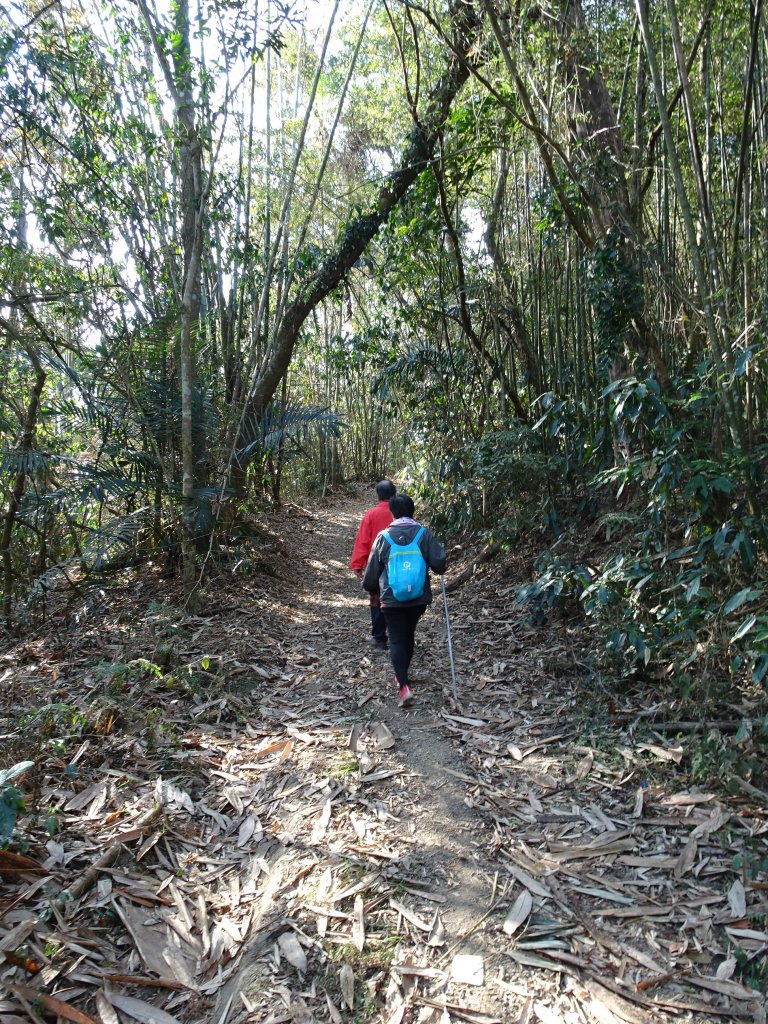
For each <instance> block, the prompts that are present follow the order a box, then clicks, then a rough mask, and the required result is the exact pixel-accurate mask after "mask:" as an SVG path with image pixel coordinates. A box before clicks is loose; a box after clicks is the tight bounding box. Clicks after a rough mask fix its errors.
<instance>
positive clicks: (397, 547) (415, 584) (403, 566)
mask: <svg viewBox="0 0 768 1024" xmlns="http://www.w3.org/2000/svg"><path fill="white" fill-rule="evenodd" d="M423 533H424V527H423V526H422V528H421V529H420V530H419V532H418V533H417V534H416V536H415V537H414V538H413V540H411V541H407V542H406V543H405V544H398V543H397V542H396V541H394V540H393V539H392V538H391V537H390V535H389V534H388V533H387V532H386V531H385V532H384V536H385V537H386V539H387V541H388V542H389V563H388V566H387V575H388V576H389V588H390V590H391V591H392V596H393V597H394V599H395V600H396V601H414V600H415V599H416V598H417V597H421V595H422V594H423V593H424V584H425V583H426V582H427V563H426V562H425V561H424V555H422V553H421V548H420V547H419V540H420V539H421V535H422V534H423Z"/></svg>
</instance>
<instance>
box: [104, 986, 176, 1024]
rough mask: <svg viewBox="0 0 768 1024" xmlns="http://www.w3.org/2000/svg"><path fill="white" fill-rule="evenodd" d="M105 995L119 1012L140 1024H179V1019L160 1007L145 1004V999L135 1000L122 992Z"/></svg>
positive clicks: (107, 992)
mask: <svg viewBox="0 0 768 1024" xmlns="http://www.w3.org/2000/svg"><path fill="white" fill-rule="evenodd" d="M105 995H106V997H107V999H108V1000H109V1001H110V1003H111V1004H112V1005H113V1006H114V1007H116V1008H117V1009H118V1010H122V1011H123V1013H126V1014H128V1016H129V1017H133V1019H134V1020H137V1021H139V1024H179V1020H178V1018H177V1017H174V1016H173V1015H172V1014H170V1013H166V1011H165V1010H161V1009H160V1007H159V1006H153V1005H152V1004H151V1003H145V1002H144V1000H143V999H135V998H134V997H133V996H124V995H122V994H121V993H120V992H110V991H109V990H105Z"/></svg>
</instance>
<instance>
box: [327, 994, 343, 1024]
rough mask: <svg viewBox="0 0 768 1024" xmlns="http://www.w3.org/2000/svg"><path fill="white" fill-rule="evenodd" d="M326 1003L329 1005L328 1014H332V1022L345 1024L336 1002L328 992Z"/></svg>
mask: <svg viewBox="0 0 768 1024" xmlns="http://www.w3.org/2000/svg"><path fill="white" fill-rule="evenodd" d="M325 1001H326V1003H327V1005H328V1013H330V1015H331V1020H332V1021H333V1024H344V1018H343V1017H342V1016H341V1014H340V1013H339V1009H338V1007H337V1006H336V1004H335V1003H334V1001H333V1000H332V999H331V997H330V996H329V995H328V993H327V992H326V993H325Z"/></svg>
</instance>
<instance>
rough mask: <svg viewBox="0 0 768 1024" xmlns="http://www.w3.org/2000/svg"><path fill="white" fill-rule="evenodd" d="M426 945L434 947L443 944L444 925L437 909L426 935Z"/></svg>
mask: <svg viewBox="0 0 768 1024" xmlns="http://www.w3.org/2000/svg"><path fill="white" fill-rule="evenodd" d="M427 945H428V946H434V947H435V948H436V949H437V948H439V947H440V946H444V945H445V925H444V924H443V921H442V918H441V917H440V912H439V911H437V910H436V911H435V916H434V917H433V918H432V927H431V929H430V932H429V936H428V937H427Z"/></svg>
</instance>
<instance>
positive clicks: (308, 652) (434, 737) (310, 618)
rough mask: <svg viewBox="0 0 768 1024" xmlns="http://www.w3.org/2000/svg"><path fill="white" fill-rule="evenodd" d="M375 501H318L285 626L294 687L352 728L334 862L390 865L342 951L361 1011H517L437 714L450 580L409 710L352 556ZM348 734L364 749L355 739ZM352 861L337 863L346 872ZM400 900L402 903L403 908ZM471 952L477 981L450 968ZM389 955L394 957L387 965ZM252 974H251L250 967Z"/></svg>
mask: <svg viewBox="0 0 768 1024" xmlns="http://www.w3.org/2000/svg"><path fill="white" fill-rule="evenodd" d="M367 507H368V506H367V504H365V503H363V502H361V501H360V500H359V499H342V500H340V501H338V502H336V503H334V505H333V506H326V505H323V506H318V507H315V508H313V510H312V517H313V518H312V519H311V520H308V521H307V522H306V523H304V524H303V525H302V527H301V528H300V530H299V531H294V532H293V533H292V553H291V560H292V562H293V564H294V567H295V569H296V571H295V579H294V582H295V583H296V584H298V587H297V589H298V590H299V593H298V594H297V596H296V597H295V600H294V601H292V602H291V603H292V604H293V606H294V607H293V608H291V609H290V611H288V612H287V614H286V615H285V616H284V617H283V619H282V624H283V631H284V632H283V636H282V640H281V646H282V650H283V652H284V654H285V657H286V670H287V672H286V674H287V675H289V676H290V674H291V667H292V666H293V665H294V664H295V665H297V666H306V665H307V664H310V665H312V667H313V671H312V672H311V673H310V675H309V676H307V675H306V674H304V675H303V677H302V679H301V681H300V683H299V686H300V689H299V688H298V686H297V689H296V690H293V689H291V694H290V697H289V695H288V694H286V695H285V698H284V699H291V697H298V701H297V703H296V707H297V710H299V714H300V715H301V714H302V712H305V711H306V709H307V708H312V709H316V708H318V707H319V706H322V707H323V709H324V710H323V724H324V725H325V726H326V727H329V726H332V725H334V724H336V725H338V726H339V728H340V729H342V735H343V746H342V747H341V748H340V750H339V751H338V753H337V758H336V764H335V765H333V764H332V765H331V766H330V772H331V776H333V775H334V774H335V775H336V776H337V778H338V777H339V776H340V777H341V778H342V779H343V789H344V793H346V794H347V797H348V800H349V802H350V803H351V805H352V806H356V805H357V810H356V812H354V811H353V812H352V813H349V814H346V813H344V812H345V810H346V809H345V808H344V806H343V804H344V798H343V797H342V798H341V803H340V807H339V810H340V813H333V814H332V816H331V818H330V819H329V821H328V825H327V839H328V842H329V849H330V850H331V852H332V860H335V861H336V862H337V866H338V862H339V861H340V859H341V858H344V857H349V856H351V857H352V867H351V871H352V880H353V882H354V878H355V877H356V875H357V874H358V873H359V871H360V870H362V869H363V868H364V869H365V873H366V876H369V875H374V874H376V873H379V872H381V873H380V874H379V876H378V877H377V878H375V880H374V879H371V880H370V881H369V886H367V887H366V888H365V889H363V890H362V892H363V896H364V897H365V903H364V905H363V916H362V918H361V921H362V925H363V927H364V929H365V931H366V940H365V946H364V948H363V949H362V950H360V951H358V952H359V955H358V953H355V951H354V948H353V947H351V948H349V947H348V949H347V951H346V953H342V954H341V955H340V960H341V961H345V962H346V961H351V965H352V966H353V970H354V972H355V977H356V980H357V981H358V983H359V984H360V985H361V986H362V987H363V990H364V991H365V988H366V984H365V983H366V982H371V980H372V979H373V980H374V982H375V985H374V989H373V990H371V989H370V988H368V994H367V996H366V997H364V998H363V1000H362V1012H363V1015H362V1016H361V1017H359V1018H356V1019H360V1020H365V1021H373V1020H377V1019H380V1018H379V1013H380V1012H382V1007H384V1011H383V1012H384V1017H383V1018H381V1019H387V1020H392V1021H395V1020H399V1019H401V1016H399V1015H402V1019H410V1018H406V1016H405V1015H406V1014H407V1013H409V1012H415V1009H412V1010H410V1011H409V1009H408V1007H409V1006H411V1007H415V1008H419V1009H420V1017H419V1019H420V1020H422V1021H425V1022H426V1021H430V1020H433V1019H434V1020H435V1021H439V1020H440V1019H441V1017H442V1015H443V1013H444V1012H446V1011H445V1010H444V1009H443V1007H444V1005H446V1004H447V1005H451V1006H455V1007H456V1011H457V1012H459V1013H461V1012H464V1013H475V1014H480V1015H481V1016H479V1017H477V1020H479V1021H487V1022H489V1021H492V1020H499V1021H506V1020H511V1019H516V1017H517V1010H516V1009H515V1007H514V1005H513V1004H514V1003H520V994H519V993H517V994H515V993H514V992H510V991H504V989H503V988H501V987H499V986H498V985H496V983H495V980H492V977H491V976H492V974H493V973H496V972H495V971H494V969H493V963H492V960H493V959H494V957H489V956H488V949H487V948H486V947H487V944H486V942H485V941H484V940H483V937H482V935H481V933H480V927H481V926H482V925H483V924H484V922H485V921H486V919H487V918H488V917H489V915H490V914H491V913H492V912H493V911H496V912H498V906H499V901H500V893H501V889H500V887H499V873H498V868H497V867H496V866H495V865H494V864H493V863H492V862H491V861H490V860H489V859H488V856H487V855H486V851H487V850H488V848H489V846H490V844H491V841H492V830H491V829H490V826H489V823H488V821H487V819H485V818H484V817H483V816H482V815H481V814H479V813H478V811H477V810H475V809H474V808H473V807H472V801H471V800H466V794H465V789H466V785H465V784H463V783H462V782H461V781H460V778H461V776H462V775H463V772H462V763H461V760H460V757H459V755H458V753H457V746H458V740H457V738H455V737H453V738H452V737H450V736H449V735H448V734H447V733H446V731H445V729H444V726H445V720H444V719H442V718H441V713H442V712H443V711H446V712H447V711H448V707H447V706H446V704H445V699H444V698H445V695H446V694H445V693H444V690H445V685H444V684H445V682H446V681H448V680H449V679H450V667H449V662H448V657H447V646H446V633H445V621H444V617H443V614H442V600H441V598H440V593H439V590H438V588H436V587H435V588H434V589H435V591H436V595H435V596H436V601H435V603H434V604H433V606H432V607H431V608H430V609H428V611H427V614H426V615H425V617H424V618H423V619H422V620H421V622H420V624H419V630H418V633H417V649H416V654H415V657H414V662H413V676H414V680H415V681H414V689H415V690H416V694H417V701H416V704H415V705H414V707H412V708H411V709H408V710H407V711H405V710H401V709H399V708H398V707H397V689H396V686H395V683H394V676H393V671H392V668H391V666H390V663H389V658H388V657H387V656H386V655H385V654H383V653H380V652H377V651H374V650H372V649H371V648H370V647H369V646H368V637H369V635H370V618H369V610H368V600H367V595H365V594H364V593H363V591H362V590H361V588H360V584H359V582H358V580H357V579H356V577H355V576H354V575H353V574H352V573H351V571H350V570H349V568H348V560H349V553H350V551H351V548H352V542H353V539H354V535H355V532H356V530H357V527H358V525H359V523H360V519H361V518H362V515H363V513H364V511H365V509H366V508H367ZM382 726H384V727H386V729H385V730H384V729H382V728H381V727H382ZM302 727H303V726H302ZM306 727H307V729H308V730H309V729H310V728H311V723H306ZM377 731H378V732H377ZM379 736H381V737H383V742H384V744H385V746H383V747H382V746H381V745H380V740H379ZM351 737H354V738H352V740H351V747H353V748H355V749H350V745H349V739H350V738H351ZM389 744H391V746H389ZM305 758H306V754H305ZM319 760H320V763H319V764H318V763H317V762H315V763H314V764H313V765H312V766H311V767H312V769H313V770H314V772H315V773H316V774H317V776H318V777H319V778H321V776H322V773H323V771H324V770H327V769H328V767H329V766H328V762H327V755H323V754H321V756H320V759H319ZM304 763H305V764H306V760H305V762H304ZM379 776H380V777H379ZM339 796H341V795H340V794H339ZM360 801H362V805H363V809H362V813H361V807H360V806H359V804H360ZM321 813H322V812H321ZM300 860H301V857H300V856H299V857H298V858H297V857H294V858H289V862H291V861H293V862H295V863H292V867H291V868H290V870H289V869H288V868H287V867H286V864H285V863H283V864H282V866H281V871H280V873H281V877H283V876H284V875H285V874H286V872H287V873H288V874H290V871H291V870H297V871H301V870H302V868H301V865H300V863H299V862H300ZM382 869H384V870H383V871H382ZM346 873H348V869H345V870H341V871H335V875H336V876H337V879H338V878H339V877H344V876H345V874H346ZM336 888H337V889H338V888H340V885H339V884H338V881H337V885H336ZM393 899H394V902H395V904H396V906H395V908H394V909H393V908H392V905H391V904H390V903H389V901H390V900H393ZM382 900H383V901H384V902H383V906H384V912H382V910H380V909H379V907H380V906H381V905H382ZM348 902H350V903H351V900H350V901H348ZM369 904H370V905H371V908H372V910H373V913H372V915H371V916H369V913H368V910H369ZM397 906H400V907H403V908H405V909H404V911H403V913H400V912H399V911H398V909H397ZM346 909H349V908H346ZM409 914H410V915H411V917H410V918H409V916H408V915H409ZM422 924H423V925H426V926H427V927H426V929H425V928H422V927H420V925H422ZM344 930H345V932H349V928H345V929H344ZM348 941H349V936H347V942H348ZM347 954H351V956H350V955H347ZM467 955H469V956H472V957H474V958H475V959H474V960H473V961H470V962H465V963H464V972H465V974H466V972H467V971H469V972H470V974H471V975H472V978H471V980H472V982H473V983H472V984H471V985H470V984H466V983H465V982H464V980H461V979H462V978H463V977H464V975H459V980H457V981H454V980H452V978H451V974H450V970H451V965H452V963H454V957H457V956H458V957H459V959H458V960H457V961H455V969H456V970H460V968H461V963H462V961H461V958H462V957H463V956H467ZM392 964H395V965H398V966H396V967H394V968H393V969H391V970H390V967H391V965H392ZM398 967H399V969H398ZM383 968H386V970H382V969H383ZM422 974H424V975H426V976H424V977H420V975H422ZM430 975H434V976H435V977H430ZM481 976H482V981H481V980H480V978H481ZM240 980H241V982H242V979H240ZM385 980H386V983H387V984H386V985H384V982H385ZM398 982H399V984H398ZM262 983H263V979H262ZM247 985H250V986H251V987H253V979H252V978H251V979H250V980H249V982H247V984H246V987H247ZM383 985H384V987H382V986H383ZM256 988H257V989H259V988H260V985H259V984H257V986H256ZM422 999H424V1000H426V1002H423V1001H422ZM342 1002H343V997H342V998H340V1000H339V1005H341V1004H342ZM430 1002H432V1003H435V1004H439V1005H435V1006H431V1005H430ZM355 1005H356V1009H358V1002H356V1004H355ZM448 1012H450V1011H448ZM457 1019H458V1018H457Z"/></svg>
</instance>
